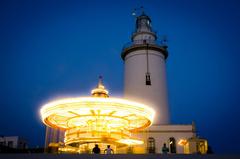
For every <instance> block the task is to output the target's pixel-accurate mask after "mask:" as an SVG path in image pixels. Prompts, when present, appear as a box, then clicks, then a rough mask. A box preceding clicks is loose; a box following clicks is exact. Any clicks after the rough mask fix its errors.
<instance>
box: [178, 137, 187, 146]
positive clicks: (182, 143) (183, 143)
mask: <svg viewBox="0 0 240 159" xmlns="http://www.w3.org/2000/svg"><path fill="white" fill-rule="evenodd" d="M178 144H179V145H181V146H183V145H186V144H187V140H185V139H181V140H180V141H179V142H178Z"/></svg>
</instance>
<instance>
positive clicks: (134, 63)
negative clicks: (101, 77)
mask: <svg viewBox="0 0 240 159" xmlns="http://www.w3.org/2000/svg"><path fill="white" fill-rule="evenodd" d="M121 56H122V59H123V60H124V62H125V71H124V97H125V98H128V99H131V100H135V101H138V102H142V103H145V104H148V105H150V106H151V107H152V108H153V109H154V110H155V111H156V113H155V114H156V115H155V118H154V124H157V125H159V124H169V110H168V109H169V108H168V100H167V88H166V66H165V61H166V59H167V56H168V52H167V46H166V45H165V44H164V42H163V41H160V42H157V35H156V33H155V32H154V31H153V30H152V26H151V19H150V18H149V16H147V15H146V14H144V12H142V14H141V15H140V16H137V17H136V30H135V32H134V33H133V35H132V37H131V43H128V44H127V45H126V46H124V48H123V50H122V54H121Z"/></svg>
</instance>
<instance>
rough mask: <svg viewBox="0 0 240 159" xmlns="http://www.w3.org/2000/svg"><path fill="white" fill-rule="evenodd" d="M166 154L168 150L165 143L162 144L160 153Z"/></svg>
mask: <svg viewBox="0 0 240 159" xmlns="http://www.w3.org/2000/svg"><path fill="white" fill-rule="evenodd" d="M168 152H169V148H167V146H166V143H164V144H163V147H162V153H163V154H167V153H168Z"/></svg>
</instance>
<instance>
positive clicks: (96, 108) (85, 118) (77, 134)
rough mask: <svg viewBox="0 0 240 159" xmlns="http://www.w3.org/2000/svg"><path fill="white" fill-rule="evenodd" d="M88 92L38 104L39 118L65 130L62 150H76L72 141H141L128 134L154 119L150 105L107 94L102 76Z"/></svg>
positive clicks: (49, 124)
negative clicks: (88, 93) (82, 95)
mask: <svg viewBox="0 0 240 159" xmlns="http://www.w3.org/2000/svg"><path fill="white" fill-rule="evenodd" d="M91 93H92V97H79V98H65V99H60V100H56V101H52V102H49V103H48V104H46V105H44V106H43V107H42V108H41V110H40V114H41V118H42V121H43V122H44V123H45V124H46V125H47V126H49V127H52V128H57V129H62V130H64V131H65V137H64V143H65V147H62V148H61V151H75V152H78V151H79V148H77V147H72V146H71V145H78V144H79V145H84V144H86V143H112V144H114V145H116V146H120V147H121V146H124V145H125V146H126V145H138V144H143V141H141V140H137V139H133V138H131V133H132V132H136V131H139V130H143V129H145V128H147V127H149V126H150V125H151V124H152V123H153V119H154V114H155V112H154V110H153V109H151V108H150V107H149V106H146V105H144V104H141V103H137V102H133V101H129V100H126V99H120V98H109V96H108V91H107V90H106V89H105V87H104V86H103V84H102V79H101V78H100V79H99V83H98V86H97V88H95V89H93V90H92V92H91Z"/></svg>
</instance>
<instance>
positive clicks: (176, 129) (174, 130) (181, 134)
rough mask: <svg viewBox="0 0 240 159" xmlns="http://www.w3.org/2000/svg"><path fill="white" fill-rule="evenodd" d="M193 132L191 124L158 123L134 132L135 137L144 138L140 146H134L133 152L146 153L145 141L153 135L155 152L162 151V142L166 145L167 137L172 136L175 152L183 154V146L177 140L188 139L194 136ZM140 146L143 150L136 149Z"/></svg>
mask: <svg viewBox="0 0 240 159" xmlns="http://www.w3.org/2000/svg"><path fill="white" fill-rule="evenodd" d="M195 135H196V134H195V132H194V129H193V126H192V125H158V126H151V127H150V128H149V129H148V130H146V131H143V132H140V133H137V134H134V136H135V137H138V138H141V139H143V140H144V144H143V145H141V146H135V147H136V151H135V153H148V150H147V143H148V138H149V137H153V138H154V139H155V151H156V153H162V146H163V143H166V145H167V147H170V145H169V139H170V138H171V137H173V138H174V139H175V141H176V142H175V144H176V153H178V154H183V153H184V147H183V146H181V145H179V144H178V142H179V141H180V140H181V139H185V140H187V139H189V138H191V137H193V136H195ZM140 147H142V149H144V151H143V152H140V151H137V150H139V149H140Z"/></svg>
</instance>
